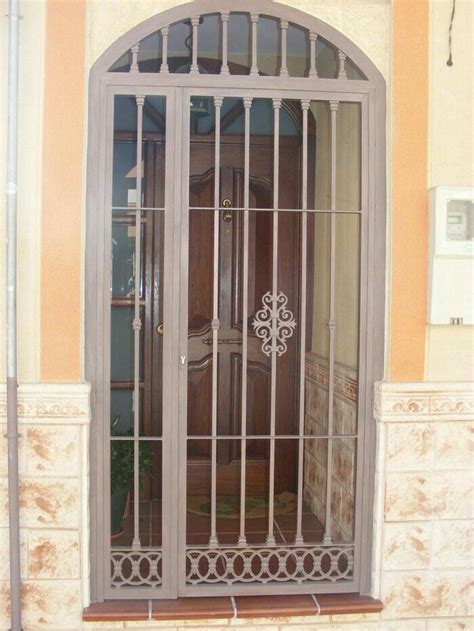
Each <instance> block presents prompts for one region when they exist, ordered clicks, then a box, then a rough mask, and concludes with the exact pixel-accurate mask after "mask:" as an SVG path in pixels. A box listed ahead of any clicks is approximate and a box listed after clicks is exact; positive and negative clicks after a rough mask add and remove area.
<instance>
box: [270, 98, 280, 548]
mask: <svg viewBox="0 0 474 631" xmlns="http://www.w3.org/2000/svg"><path fill="white" fill-rule="evenodd" d="M272 103H273V116H274V118H273V208H274V209H277V208H278V194H279V186H280V183H279V167H280V108H281V99H280V98H273V101H272ZM272 250H273V251H272V294H273V299H274V300H275V296H276V295H277V294H278V210H274V212H273V238H272ZM275 327H276V322H275V317H274V316H273V315H272V329H274V328H275ZM276 371H277V356H276V353H272V355H271V373H270V374H271V376H270V380H271V384H270V463H269V467H270V469H269V473H268V534H267V545H269V546H272V545H275V536H274V534H273V516H274V501H275V500H274V497H275V441H274V440H273V436H274V434H275V424H276V376H277V375H276Z"/></svg>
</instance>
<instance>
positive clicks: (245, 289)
mask: <svg viewBox="0 0 474 631" xmlns="http://www.w3.org/2000/svg"><path fill="white" fill-rule="evenodd" d="M251 107H252V97H249V96H246V97H244V109H245V150H244V151H245V156H244V208H245V209H246V210H244V238H243V263H242V403H241V414H242V416H241V436H242V440H241V443H240V444H241V448H240V535H239V545H240V546H245V545H247V538H246V536H245V498H246V467H247V438H246V436H247V342H248V339H247V338H248V295H249V282H248V281H249V211H248V210H247V209H248V208H249V205H250V201H249V199H250V186H249V184H250V108H251Z"/></svg>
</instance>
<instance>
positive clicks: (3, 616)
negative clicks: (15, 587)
mask: <svg viewBox="0 0 474 631" xmlns="http://www.w3.org/2000/svg"><path fill="white" fill-rule="evenodd" d="M9 628H10V584H9V583H7V582H2V583H0V629H9Z"/></svg>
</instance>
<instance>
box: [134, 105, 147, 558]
mask: <svg viewBox="0 0 474 631" xmlns="http://www.w3.org/2000/svg"><path fill="white" fill-rule="evenodd" d="M136 101H137V179H136V186H137V197H136V201H135V205H136V210H135V296H134V299H135V300H134V303H135V304H134V306H135V309H134V317H133V324H132V326H133V331H134V339H133V358H134V361H133V541H132V547H133V549H134V550H137V549H139V548H140V530H139V528H140V526H139V517H140V515H139V511H140V505H139V495H140V463H139V457H140V451H139V446H140V445H139V437H140V330H141V328H142V322H141V319H140V285H141V282H140V281H141V238H140V237H141V229H142V225H141V224H142V221H141V220H142V212H141V210H139V209H140V208H141V206H142V136H143V105H144V104H145V97H144V96H139V95H137V97H136Z"/></svg>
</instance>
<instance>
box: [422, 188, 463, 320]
mask: <svg viewBox="0 0 474 631" xmlns="http://www.w3.org/2000/svg"><path fill="white" fill-rule="evenodd" d="M429 212H430V235H429V269H428V323H429V324H474V283H473V278H474V188H461V187H448V186H437V187H436V188H432V189H430V191H429Z"/></svg>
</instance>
